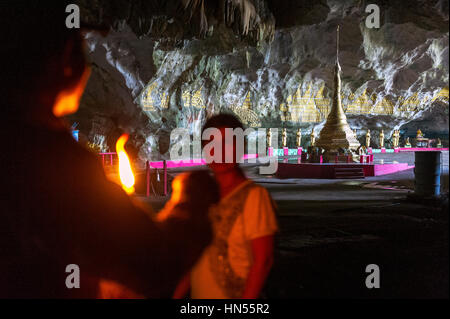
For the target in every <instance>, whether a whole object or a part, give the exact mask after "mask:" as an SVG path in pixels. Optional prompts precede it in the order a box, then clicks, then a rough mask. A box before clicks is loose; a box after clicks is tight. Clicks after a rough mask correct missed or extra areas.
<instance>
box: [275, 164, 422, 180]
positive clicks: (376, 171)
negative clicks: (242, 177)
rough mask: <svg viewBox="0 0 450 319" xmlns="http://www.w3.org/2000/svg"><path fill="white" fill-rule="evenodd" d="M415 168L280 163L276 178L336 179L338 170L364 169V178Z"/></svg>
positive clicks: (402, 165) (375, 165) (377, 165)
mask: <svg viewBox="0 0 450 319" xmlns="http://www.w3.org/2000/svg"><path fill="white" fill-rule="evenodd" d="M413 167H414V166H409V165H408V164H407V163H390V164H373V163H372V164H360V163H351V164H346V163H342V164H341V163H339V164H335V163H323V164H319V163H317V164H316V163H304V164H303V163H300V164H297V163H278V170H277V173H276V176H277V177H278V178H313V179H315V178H317V179H334V178H336V177H335V172H336V169H362V170H363V172H364V177H369V176H380V175H386V174H392V173H396V172H400V171H404V170H407V169H411V168H413Z"/></svg>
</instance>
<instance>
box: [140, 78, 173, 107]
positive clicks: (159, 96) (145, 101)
mask: <svg viewBox="0 0 450 319" xmlns="http://www.w3.org/2000/svg"><path fill="white" fill-rule="evenodd" d="M157 86H158V84H157V83H156V82H153V83H152V84H150V85H149V86H147V88H146V89H145V90H144V91H143V93H142V94H141V106H142V108H143V109H144V111H155V109H156V108H158V107H159V108H162V109H165V108H168V107H169V96H168V94H167V93H166V92H162V93H160V92H159V90H158V89H157Z"/></svg>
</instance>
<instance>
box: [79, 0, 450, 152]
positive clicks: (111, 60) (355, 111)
mask: <svg viewBox="0 0 450 319" xmlns="http://www.w3.org/2000/svg"><path fill="white" fill-rule="evenodd" d="M97 2H101V3H102V6H103V5H105V6H104V9H103V10H102V11H101V12H99V11H97V10H96V9H95V7H92V6H89V7H88V6H83V3H81V6H82V9H83V10H82V15H83V13H84V16H83V18H84V19H85V20H86V21H88V22H90V23H103V24H106V25H107V26H109V27H111V31H110V32H109V34H108V35H107V36H106V37H102V36H101V35H98V34H95V33H89V34H87V36H86V39H87V44H88V52H89V53H88V54H89V57H90V59H91V61H92V68H93V72H92V77H91V79H90V80H89V83H88V87H87V90H86V93H85V95H84V97H83V100H82V105H81V107H80V111H79V112H78V113H77V114H76V115H75V116H74V117H73V118H72V119H71V120H73V121H76V122H78V123H79V128H80V130H81V133H83V134H84V135H85V136H86V137H87V138H88V139H89V140H90V141H91V142H92V141H94V142H96V143H97V144H101V145H103V146H104V147H105V148H106V147H107V146H109V147H111V146H113V145H114V142H115V140H116V139H117V137H118V136H119V134H120V133H121V131H122V130H125V131H128V132H129V133H130V134H131V139H130V141H131V143H129V144H131V145H133V146H134V150H135V154H136V155H137V156H138V157H139V158H140V159H141V160H146V159H158V158H161V157H162V158H164V157H167V156H168V153H167V148H168V143H169V135H170V132H171V130H173V129H174V128H176V127H184V128H188V129H189V130H190V132H191V133H194V132H197V131H198V130H199V129H200V128H201V125H202V123H203V122H204V120H205V118H206V117H207V116H209V115H210V114H213V113H217V112H221V111H227V112H234V113H235V114H237V115H238V116H239V117H240V118H241V119H242V120H243V122H245V124H246V125H248V126H253V127H265V128H269V127H271V128H281V127H286V128H288V133H289V138H288V143H289V144H291V146H294V145H295V132H296V130H297V128H302V130H303V139H304V140H303V143H304V144H305V146H307V143H308V141H309V137H308V134H309V132H310V131H311V129H312V128H313V127H314V128H315V132H320V129H321V128H322V127H323V124H324V120H325V119H326V116H327V114H328V111H329V108H330V106H331V100H330V99H331V97H332V91H333V66H334V62H335V58H336V49H335V43H336V42H335V36H336V34H335V30H336V27H337V25H340V55H339V60H340V64H341V67H342V74H341V76H342V104H343V107H344V110H345V111H346V114H347V118H348V122H349V124H350V126H351V127H352V129H356V130H357V133H358V137H359V138H360V141H361V142H362V143H364V142H363V141H364V137H363V136H364V135H365V132H366V129H371V131H372V136H376V134H377V132H379V131H380V130H381V129H384V132H385V135H386V136H387V137H389V136H390V134H391V132H392V131H393V130H394V129H400V130H401V133H402V135H403V136H414V135H415V130H417V128H419V127H420V128H421V129H422V131H423V132H424V133H425V135H426V136H430V137H433V136H435V137H437V136H439V137H441V138H445V136H447V137H446V138H445V139H447V140H448V103H449V102H448V81H449V78H448V77H449V66H448V1H442V0H439V1H433V0H429V1H418V0H417V1H411V2H408V3H406V2H404V1H371V3H377V4H378V5H379V7H380V13H381V19H380V28H379V29H368V28H367V27H366V26H365V19H366V16H367V15H368V14H367V13H365V8H366V5H367V4H368V3H365V2H364V1H352V0H347V1H338V0H336V1H332V0H329V1H314V2H313V4H310V3H311V2H312V1H294V0H292V1H288V0H280V1H278V0H277V1H275V0H255V1H249V3H250V4H252V5H253V9H248V8H247V10H250V11H248V12H250V13H251V14H254V15H253V16H251V19H250V20H248V21H249V22H248V24H246V19H245V18H244V19H243V18H242V17H246V16H248V14H246V13H245V12H246V11H245V9H242V7H239V6H238V5H236V8H232V9H230V8H228V9H227V7H226V6H225V7H224V5H223V3H227V1H205V3H206V4H207V5H205V6H204V7H205V9H204V13H202V12H201V11H199V9H198V8H194V9H195V10H194V9H193V10H191V9H192V3H191V4H190V5H191V7H190V6H187V7H186V6H185V4H186V3H189V2H190V1H187V0H183V1H180V0H177V1H175V0H169V1H141V2H135V3H134V2H133V3H134V4H133V5H131V4H129V3H128V2H125V1H112V2H111V1H100V0H97ZM193 2H199V3H201V2H202V1H193ZM234 2H236V3H239V2H240V1H234ZM388 3H389V5H388ZM208 5H209V7H208ZM199 8H200V7H199ZM227 10H232V11H231V12H232V14H233V19H231V18H230V17H228V18H227V17H226V14H225V13H226V12H229V11H227ZM242 10H244V11H242ZM252 10H253V11H252ZM248 12H247V13H248ZM252 12H253V13H252ZM224 14H225V16H224ZM251 14H250V15H251ZM202 16H203V18H202ZM202 19H206V22H205V21H202ZM205 23H206V24H205ZM202 26H203V28H202ZM246 26H247V27H248V32H247V33H246V32H245V31H246V30H247V29H246V28H247V27H246ZM274 27H275V29H274ZM279 135H281V134H279ZM376 140H377V138H373V141H374V143H375V144H376Z"/></svg>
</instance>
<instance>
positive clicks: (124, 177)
mask: <svg viewBox="0 0 450 319" xmlns="http://www.w3.org/2000/svg"><path fill="white" fill-rule="evenodd" d="M127 141H128V134H123V135H122V136H121V137H120V138H119V139H118V140H117V143H116V152H117V156H118V158H119V177H120V182H121V183H122V188H123V189H124V191H125V192H127V194H132V193H134V182H135V180H134V174H133V170H132V169H131V163H130V159H129V158H128V154H127V152H126V151H125V143H126V142H127Z"/></svg>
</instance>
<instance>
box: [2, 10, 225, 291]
mask: <svg viewBox="0 0 450 319" xmlns="http://www.w3.org/2000/svg"><path fill="white" fill-rule="evenodd" d="M20 6H21V7H22V8H13V7H12V6H11V4H5V3H4V2H2V3H1V4H0V13H1V16H0V21H1V22H0V23H2V24H3V23H5V25H2V26H1V28H0V29H1V30H2V32H3V33H6V34H4V36H3V37H2V39H3V40H2V41H3V42H2V45H1V47H0V50H1V51H0V52H1V57H0V61H1V63H2V80H3V81H2V83H5V85H3V86H2V88H3V89H6V91H7V92H5V94H4V95H2V96H3V97H4V99H2V102H1V104H2V105H1V112H2V114H1V123H0V125H1V127H2V131H3V132H5V133H2V136H3V137H4V140H3V143H2V146H3V147H2V152H1V153H0V154H1V155H0V161H1V162H0V164H1V165H0V167H1V168H2V178H1V193H0V194H1V195H0V199H1V203H0V204H1V206H0V207H1V221H0V298H70V297H83V298H92V297H98V296H99V282H100V280H101V279H105V280H109V281H114V282H117V283H119V284H121V285H123V286H125V287H127V288H128V289H129V290H131V291H133V294H132V296H137V295H139V296H146V297H164V296H169V295H170V293H171V291H173V289H174V287H175V285H176V283H177V282H178V280H179V279H180V277H181V276H182V275H183V274H184V273H185V272H186V271H187V269H189V268H190V267H192V266H193V264H194V263H195V261H196V259H197V258H198V257H199V256H200V254H201V253H202V251H203V248H204V247H206V245H208V243H209V242H210V239H211V230H210V224H209V221H208V218H207V211H208V209H209V206H210V205H211V204H212V203H214V202H216V201H217V200H218V190H217V186H216V184H215V182H214V180H213V179H212V178H211V177H210V176H209V175H208V174H207V173H206V172H197V173H192V174H190V175H184V176H183V177H181V178H179V179H178V180H177V181H178V184H179V186H178V188H177V190H178V194H182V195H179V196H177V198H176V199H173V200H172V201H171V206H170V209H166V211H165V214H164V216H163V217H160V218H158V219H152V218H151V217H149V215H148V214H147V213H146V212H144V211H143V210H141V209H139V208H137V207H136V206H134V205H133V203H132V202H131V200H130V198H129V197H128V196H127V195H126V194H125V192H123V191H122V189H121V188H120V187H119V186H118V185H116V184H114V183H111V182H109V181H108V180H107V179H106V177H105V175H104V172H103V168H102V166H101V164H100V162H99V160H98V158H97V157H96V155H94V154H92V153H90V152H89V151H87V150H86V149H84V148H83V147H81V146H80V145H79V144H78V143H76V142H75V141H74V139H73V138H72V136H71V134H70V132H69V130H68V129H67V128H66V126H65V124H64V122H63V121H61V120H60V119H59V117H60V116H63V115H66V114H70V113H72V112H74V111H76V110H77V108H78V103H79V99H80V97H81V94H82V92H83V90H84V86H85V84H86V82H87V79H88V77H89V68H88V67H87V66H86V62H85V57H84V54H83V51H82V48H83V41H82V37H81V35H80V32H78V30H68V29H66V28H65V17H66V13H65V4H64V5H62V6H59V7H57V8H46V7H44V6H45V5H44V4H41V3H38V4H37V3H36V2H34V1H27V2H25V3H24V4H22V5H19V7H20ZM19 13H20V15H19ZM18 16H20V17H21V18H20V19H18V18H17V17H18ZM69 264H76V265H78V266H79V268H80V278H81V282H80V288H79V289H68V288H67V287H66V277H67V276H68V275H69V274H68V273H66V272H65V271H66V266H67V265H69ZM134 293H135V294H134ZM103 296H104V295H103ZM128 296H130V294H128Z"/></svg>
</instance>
